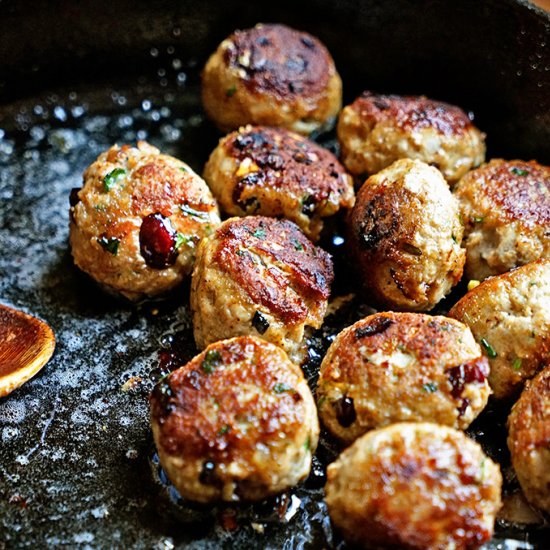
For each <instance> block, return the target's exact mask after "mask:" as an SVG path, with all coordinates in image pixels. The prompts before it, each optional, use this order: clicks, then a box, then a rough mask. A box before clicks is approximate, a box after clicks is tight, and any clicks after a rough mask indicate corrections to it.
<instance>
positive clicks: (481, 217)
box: [472, 216, 485, 223]
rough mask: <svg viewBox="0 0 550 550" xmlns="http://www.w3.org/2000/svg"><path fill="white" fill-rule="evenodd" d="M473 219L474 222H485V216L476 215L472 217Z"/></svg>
mask: <svg viewBox="0 0 550 550" xmlns="http://www.w3.org/2000/svg"><path fill="white" fill-rule="evenodd" d="M472 220H473V221H474V223H483V220H485V216H479V217H475V218H472Z"/></svg>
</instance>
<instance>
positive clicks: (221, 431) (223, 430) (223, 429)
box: [218, 424, 231, 435]
mask: <svg viewBox="0 0 550 550" xmlns="http://www.w3.org/2000/svg"><path fill="white" fill-rule="evenodd" d="M230 429H231V427H230V426H229V424H225V425H223V426H222V427H221V428H220V429H219V430H218V435H224V434H226V433H227V432H228V431H229V430H230Z"/></svg>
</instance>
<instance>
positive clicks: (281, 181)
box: [223, 126, 353, 217]
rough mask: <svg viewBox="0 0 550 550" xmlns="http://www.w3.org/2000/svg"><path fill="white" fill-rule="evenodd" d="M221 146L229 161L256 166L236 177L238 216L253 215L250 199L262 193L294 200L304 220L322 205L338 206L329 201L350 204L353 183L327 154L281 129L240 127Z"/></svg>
mask: <svg viewBox="0 0 550 550" xmlns="http://www.w3.org/2000/svg"><path fill="white" fill-rule="evenodd" d="M223 147H224V148H225V151H226V153H227V155H228V156H229V157H231V158H235V159H237V160H239V161H243V160H244V159H250V160H251V161H252V162H253V163H254V164H255V165H256V166H257V167H258V170H254V171H253V172H251V173H248V174H245V175H244V176H236V179H237V182H236V184H235V188H234V191H233V200H234V202H235V204H237V205H239V206H240V207H241V208H242V209H243V210H244V211H249V212H250V211H251V210H252V213H253V211H254V207H255V205H254V203H253V198H251V197H254V193H255V190H259V189H262V188H264V189H265V188H267V189H270V190H273V191H278V192H279V193H282V194H284V196H291V197H292V198H295V199H296V200H297V201H300V202H301V204H302V213H303V214H305V215H307V216H309V217H311V216H313V215H315V213H316V210H317V209H318V208H321V210H322V208H323V206H324V203H326V202H327V201H329V200H332V201H333V202H338V201H337V200H336V199H335V198H333V197H339V201H340V202H341V203H342V206H346V207H349V206H351V205H352V203H353V184H352V182H351V178H350V177H349V176H348V174H347V173H346V170H345V169H344V167H343V166H342V165H341V164H340V162H339V161H338V159H337V158H336V157H335V156H334V155H333V154H332V153H331V152H330V151H328V150H327V149H324V148H323V147H321V146H319V145H317V144H316V143H314V142H313V141H311V140H309V139H307V138H305V137H302V136H300V135H298V134H295V133H293V132H289V131H287V130H284V129H278V128H266V127H261V126H258V127H246V128H242V129H241V130H239V131H238V132H234V133H233V134H231V135H229V136H228V137H227V138H226V140H225V141H224V143H223ZM243 197H244V198H243ZM251 202H252V203H251Z"/></svg>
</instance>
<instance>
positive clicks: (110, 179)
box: [103, 168, 126, 193]
mask: <svg viewBox="0 0 550 550" xmlns="http://www.w3.org/2000/svg"><path fill="white" fill-rule="evenodd" d="M125 175H126V170H124V169H123V168H115V169H114V170H111V171H110V172H109V173H108V174H107V175H106V176H105V177H104V178H103V190H104V191H105V192H106V193H107V192H108V191H110V190H111V189H112V187H113V185H114V184H115V183H116V182H117V181H118V180H119V179H120V178H122V177H124V176H125Z"/></svg>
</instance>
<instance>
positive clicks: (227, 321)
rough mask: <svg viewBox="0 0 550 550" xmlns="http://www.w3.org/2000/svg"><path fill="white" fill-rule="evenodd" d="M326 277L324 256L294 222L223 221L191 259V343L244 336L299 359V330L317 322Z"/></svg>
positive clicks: (330, 272) (322, 312)
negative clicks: (280, 349)
mask: <svg viewBox="0 0 550 550" xmlns="http://www.w3.org/2000/svg"><path fill="white" fill-rule="evenodd" d="M332 279H333V267H332V259H331V257H330V255H329V254H328V253H327V252H325V251H324V250H322V249H320V248H317V247H316V246H315V245H313V244H312V243H311V241H309V240H308V239H307V237H306V236H305V235H304V234H303V233H302V232H301V231H300V230H299V229H298V227H297V226H296V225H295V224H294V223H292V222H290V221H287V220H276V219H274V218H264V217H261V216H249V217H246V218H230V219H229V220H226V221H225V222H224V223H223V224H222V225H221V226H220V227H219V228H218V230H217V231H216V232H215V233H214V234H213V235H212V236H211V237H209V238H208V239H205V240H204V241H203V242H202V243H201V246H200V247H199V251H198V254H197V263H196V265H195V269H194V271H193V277H192V281H191V310H192V312H193V328H194V334H195V341H196V343H197V346H198V347H199V348H203V347H205V346H207V345H208V344H210V343H211V342H215V341H216V340H221V339H223V338H229V337H231V336H240V335H246V334H251V335H255V336H261V337H262V338H264V339H265V340H268V341H269V342H272V343H274V344H277V345H279V346H281V347H282V348H283V349H284V350H285V351H286V352H287V353H288V354H289V355H290V356H291V358H292V359H293V360H295V361H300V360H301V359H302V357H303V355H304V352H305V346H304V344H303V339H304V333H305V330H306V328H308V327H313V328H319V327H320V326H321V324H322V322H323V317H324V315H325V312H326V309H327V300H328V297H329V293H330V285H331V283H332Z"/></svg>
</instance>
